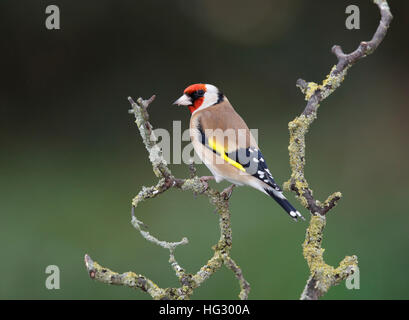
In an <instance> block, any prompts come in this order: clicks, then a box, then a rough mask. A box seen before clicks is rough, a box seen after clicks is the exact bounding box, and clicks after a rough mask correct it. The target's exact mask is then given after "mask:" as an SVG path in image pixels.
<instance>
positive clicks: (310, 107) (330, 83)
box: [285, 0, 392, 299]
mask: <svg viewBox="0 0 409 320" xmlns="http://www.w3.org/2000/svg"><path fill="white" fill-rule="evenodd" d="M373 2H374V3H375V4H376V5H377V6H378V8H379V10H380V13H381V20H380V22H379V26H378V28H377V30H376V32H375V34H374V36H373V37H372V39H371V40H370V41H363V42H361V43H360V45H359V46H358V48H357V49H356V50H355V51H353V52H351V53H349V54H345V53H344V52H343V51H342V49H341V47H340V46H334V47H333V48H332V52H333V53H334V54H335V56H336V57H337V59H338V62H337V64H336V65H335V66H333V67H332V69H331V71H330V73H329V74H328V75H327V77H326V79H325V80H324V81H323V82H322V84H320V85H319V84H317V83H314V82H306V81H305V80H302V79H299V80H298V81H297V86H298V87H299V88H300V89H301V91H302V93H304V95H305V100H307V105H306V107H305V109H304V111H303V112H302V113H301V115H300V116H299V117H297V118H295V119H294V120H293V121H291V122H290V123H289V125H288V128H289V131H290V144H289V147H288V150H289V153H290V166H291V178H290V180H289V181H288V182H287V183H286V184H285V188H286V189H288V190H291V191H293V192H295V194H296V196H297V198H298V199H299V200H300V202H301V204H302V205H303V206H304V207H305V208H307V209H308V210H309V211H310V212H311V214H312V218H311V221H310V226H309V227H308V229H307V233H306V238H305V242H304V244H303V248H304V250H303V253H304V257H305V259H306V260H307V262H308V266H309V268H310V271H311V276H310V278H309V280H308V282H307V285H306V286H305V289H304V292H303V293H302V296H301V299H318V298H319V297H321V296H322V295H323V294H325V293H326V292H327V291H328V290H329V288H330V287H331V286H333V285H336V284H338V283H340V282H341V281H342V280H345V279H346V278H347V277H349V276H350V275H352V274H353V273H354V272H355V270H356V269H357V268H358V259H357V257H356V256H351V257H345V259H344V260H342V262H341V263H340V265H339V267H337V268H334V267H332V266H329V265H327V264H326V263H325V261H324V259H323V252H324V249H322V248H321V241H322V237H323V230H324V227H325V223H326V221H325V220H326V214H327V213H328V211H329V210H331V209H332V208H333V207H334V206H335V205H336V204H337V202H338V200H340V199H341V197H342V194H341V193H340V192H335V193H333V194H332V195H330V196H329V197H328V198H327V200H325V201H324V202H323V203H322V202H320V201H319V200H316V199H315V198H314V196H313V191H312V189H311V188H310V187H309V185H308V182H307V179H306V178H305V176H304V167H305V148H306V145H305V135H306V134H307V132H308V130H309V128H310V126H311V124H312V123H313V121H314V120H315V119H316V118H317V110H318V107H319V105H320V103H321V102H322V101H323V100H324V99H326V98H327V97H328V96H329V95H330V94H332V93H333V92H334V91H335V90H336V89H337V88H338V87H339V86H340V85H341V83H342V82H343V81H344V78H345V76H346V74H347V71H348V69H349V68H351V66H352V65H353V64H355V63H356V62H357V61H359V60H360V59H362V58H364V57H366V56H368V55H369V54H371V53H372V52H373V51H374V50H375V49H376V48H377V47H378V46H379V44H380V43H381V42H382V40H383V39H384V37H385V35H386V33H387V30H388V28H389V25H390V22H391V21H392V14H391V12H390V9H389V5H388V3H387V1H386V0H374V1H373Z"/></svg>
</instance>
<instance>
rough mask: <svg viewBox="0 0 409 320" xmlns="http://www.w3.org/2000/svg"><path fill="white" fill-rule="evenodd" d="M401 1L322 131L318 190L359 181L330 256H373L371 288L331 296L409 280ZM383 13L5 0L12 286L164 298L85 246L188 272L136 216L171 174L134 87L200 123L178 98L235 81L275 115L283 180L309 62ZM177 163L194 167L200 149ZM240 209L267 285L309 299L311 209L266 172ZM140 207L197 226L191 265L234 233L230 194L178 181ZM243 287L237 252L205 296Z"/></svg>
mask: <svg viewBox="0 0 409 320" xmlns="http://www.w3.org/2000/svg"><path fill="white" fill-rule="evenodd" d="M49 4H55V5H58V6H59V8H60V10H61V30H53V31H50V30H47V29H46V28H45V25H44V21H45V18H46V14H45V8H46V6H47V5H49ZM349 4H356V5H358V6H359V8H360V12H361V15H360V17H361V19H360V20H361V29H360V30H347V29H346V28H345V19H346V17H347V15H346V14H345V8H346V6H347V5H349ZM390 5H391V8H392V12H393V14H394V16H395V19H394V21H393V23H392V26H391V29H390V31H389V33H388V35H387V37H386V39H385V41H384V42H383V43H382V44H381V46H380V47H379V48H378V50H377V51H376V52H375V53H374V54H373V55H372V56H370V57H368V58H367V59H364V60H362V61H360V62H359V63H358V64H357V65H356V66H354V67H353V68H352V69H351V70H350V71H349V73H348V77H347V78H346V81H345V82H344V84H343V85H342V87H341V88H339V89H338V90H337V91H336V93H335V94H334V95H333V96H331V97H330V98H329V99H328V100H326V101H325V102H324V103H323V104H322V106H321V108H320V110H319V117H318V120H317V121H316V122H315V123H314V124H313V126H312V128H311V132H310V133H309V134H308V137H307V167H306V175H307V178H308V179H309V182H310V184H311V186H312V188H313V189H314V191H315V194H316V196H317V197H318V198H319V199H322V200H324V199H325V198H326V197H327V195H328V194H329V193H332V192H334V191H342V193H343V195H344V198H343V199H342V200H341V201H340V203H339V205H338V206H337V207H336V208H335V209H334V210H333V211H331V212H330V213H329V216H328V223H327V228H326V230H325V238H324V242H323V247H324V248H326V252H325V258H326V261H327V262H328V263H329V264H332V265H337V264H338V262H339V261H340V260H341V259H342V258H343V257H344V256H345V255H351V254H356V255H357V256H358V258H359V266H360V289H359V290H348V289H347V288H346V287H345V283H342V284H341V285H339V286H337V287H334V288H332V289H331V290H330V291H329V292H328V294H327V295H326V296H325V299H407V298H409V276H408V269H409V256H408V250H409V233H408V223H409V216H408V196H409V185H408V178H409V170H408V163H409V151H408V146H407V145H408V143H407V137H408V133H409V129H408V117H409V111H408V102H407V101H408V92H409V79H408V67H409V59H408V58H409V56H408V53H409V41H408V30H409V20H408V19H407V17H408V14H409V2H407V1H403V0H401V1H391V3H390ZM378 21H379V12H378V9H377V7H376V6H375V5H373V4H372V3H371V1H348V2H347V1H342V0H337V1H324V0H321V1H301V0H300V1H273V0H254V1H251V2H250V1H244V0H241V1H238V0H234V1H233V0H226V1H216V0H206V1H192V0H189V1H187V0H184V1H181V0H180V1H172V2H171V1H164V0H155V1H148V0H146V1H113V0H111V1H108V0H98V1H96V0H88V1H82V2H79V1H68V0H66V1H60V0H55V1H28V0H26V1H10V0H8V1H1V3H0V30H1V31H0V32H1V35H2V41H1V50H0V57H1V62H2V67H1V85H0V141H1V157H0V177H1V179H0V217H1V220H0V273H1V274H2V280H1V281H0V298H2V299H9V298H18V299H67V298H68V299H149V298H150V297H149V296H148V295H147V294H145V293H143V292H141V291H139V290H131V289H129V288H123V287H114V286H107V285H104V284H101V283H97V282H94V281H91V280H90V279H89V277H88V274H87V272H86V270H85V267H84V264H83V256H84V254H85V253H88V254H90V255H91V257H92V258H93V259H95V260H96V261H98V262H100V263H101V264H102V265H104V266H106V267H110V268H112V269H113V270H115V271H119V272H125V271H129V270H132V271H135V272H137V273H142V274H144V275H146V276H147V277H149V278H151V279H152V280H154V281H155V282H157V283H158V285H159V286H162V287H167V286H177V285H178V282H177V279H176V277H175V276H174V272H173V270H172V269H171V268H170V266H169V264H168V252H167V251H165V250H163V249H161V248H159V247H157V246H155V245H153V244H151V243H148V242H146V241H145V240H144V239H142V237H141V236H140V235H139V233H138V232H136V231H135V230H134V229H133V228H132V226H131V224H130V203H131V199H132V197H133V196H134V195H135V194H137V192H139V190H140V189H141V187H142V186H143V185H146V186H149V185H152V184H154V183H155V182H156V179H155V177H154V175H153V173H152V170H151V165H150V163H149V161H148V158H147V154H146V151H145V149H144V146H143V145H142V142H141V139H140V137H139V134H138V131H137V128H136V127H135V125H134V123H133V119H132V116H131V115H129V114H128V113H127V110H128V109H129V104H128V102H127V99H126V98H127V97H128V96H132V97H134V98H137V97H139V96H142V97H145V98H148V97H150V95H152V94H154V93H155V94H157V99H156V101H155V102H154V104H152V105H151V109H150V115H151V120H152V121H151V122H152V124H153V125H154V127H155V128H167V129H169V130H171V128H172V121H173V120H181V121H182V123H183V129H186V128H187V127H188V120H189V117H190V114H189V112H188V111H187V110H185V109H183V108H176V107H174V106H172V105H171V103H172V102H173V101H174V100H175V99H176V98H178V97H179V96H180V95H181V93H182V90H183V89H184V88H185V87H186V86H187V85H189V84H191V83H197V82H204V83H212V84H214V85H216V86H218V87H219V88H220V89H221V90H222V91H223V92H224V93H225V94H226V95H227V96H228V98H229V99H230V101H231V102H232V104H233V105H234V106H235V108H236V110H237V111H238V112H239V113H240V114H241V115H242V116H243V118H244V119H246V121H247V123H248V125H249V127H250V128H258V129H259V142H260V146H261V148H262V150H263V153H264V156H265V158H266V159H267V161H268V163H269V166H270V170H271V171H272V172H273V174H274V176H275V178H276V180H277V181H278V182H279V183H280V184H282V183H283V182H284V181H286V180H287V179H288V177H289V174H290V171H289V164H288V151H287V145H288V130H287V124H288V122H289V121H290V120H292V119H293V118H294V117H295V116H296V115H298V114H299V113H300V112H301V111H302V109H303V107H304V106H305V102H304V100H303V96H302V94H301V93H300V92H299V90H298V89H297V88H296V87H295V82H296V80H297V78H299V77H302V78H304V79H306V80H308V81H316V82H320V81H321V80H323V79H324V78H325V75H326V74H327V73H328V72H329V70H330V68H331V66H332V65H333V64H334V63H335V62H336V59H335V57H334V56H333V55H332V54H331V52H330V49H331V47H332V45H334V44H339V45H342V47H343V48H344V50H345V51H346V52H349V51H351V50H354V49H355V48H356V46H357V45H358V44H359V42H360V41H361V40H369V39H370V38H371V37H372V35H373V33H374V31H375V29H376V28H377V25H378ZM185 144H186V143H185ZM170 167H171V169H172V170H173V172H174V173H175V174H176V175H177V176H179V177H184V176H186V175H187V174H188V169H187V166H186V165H171V166H170ZM199 173H200V174H208V171H207V170H206V168H204V167H200V168H199ZM212 185H213V183H212ZM225 186H227V184H221V185H217V188H220V189H222V188H224V187H225ZM288 197H289V199H290V200H291V202H293V203H294V204H295V206H296V207H297V208H298V209H299V210H300V211H301V212H302V213H303V214H304V215H305V216H308V212H307V211H306V210H305V209H303V208H301V206H300V205H299V203H298V202H297V201H296V200H295V199H294V196H293V195H292V194H288ZM231 212H232V225H233V250H232V256H233V258H234V259H235V260H236V261H237V262H238V263H239V265H240V266H241V267H242V269H243V272H244V275H245V277H246V279H247V280H248V281H249V282H250V283H251V286H252V291H251V294H250V298H252V299H298V298H299V296H300V294H301V291H302V290H303V288H304V285H305V282H306V279H307V278H308V267H307V265H306V262H305V261H304V259H303V256H302V248H301V244H302V242H303V240H304V235H305V229H306V227H307V222H301V223H293V222H292V221H291V219H289V218H288V216H287V215H286V214H285V213H283V212H282V209H281V208H279V206H278V205H276V204H275V203H274V202H273V201H272V200H271V199H269V198H268V197H266V196H265V195H263V194H261V193H260V192H258V191H255V190H253V189H250V188H239V189H236V190H235V191H234V193H233V197H232V200H231ZM137 215H138V217H139V218H140V219H141V220H143V221H144V222H145V223H146V224H147V225H149V226H150V229H149V230H150V231H151V232H152V233H153V234H155V235H157V236H158V237H159V238H161V239H166V240H168V241H178V240H180V239H181V238H182V237H184V236H186V237H188V238H189V240H190V243H189V245H187V246H183V247H179V248H178V250H177V251H176V257H177V260H178V261H179V262H180V263H181V264H182V265H183V266H184V267H185V268H186V269H187V270H188V271H189V272H196V271H197V270H198V268H200V267H201V266H202V265H203V264H204V263H205V262H206V261H207V259H208V258H209V257H210V256H211V255H212V251H211V249H210V248H211V245H213V244H214V243H216V241H217V240H218V238H219V230H218V218H217V216H216V215H215V214H214V213H213V208H212V207H211V206H210V204H208V201H207V199H206V198H204V197H197V198H196V199H195V198H194V197H193V196H192V195H191V194H190V193H183V192H180V191H177V190H174V191H173V190H171V191H169V192H167V193H165V194H164V195H163V196H161V197H159V198H157V199H156V200H155V201H148V202H146V203H144V204H143V205H142V206H141V207H139V208H138V210H137ZM48 265H57V266H59V268H60V271H61V289H60V290H47V289H46V288H45V280H46V278H47V276H48V275H47V274H46V273H45V268H46V267H47V266H48ZM238 292H239V287H238V283H237V281H236V280H235V278H234V276H233V274H232V273H231V272H230V271H227V270H226V269H222V270H221V271H219V272H217V273H216V274H215V275H214V276H213V277H211V278H210V279H209V280H208V281H206V283H205V284H204V285H203V286H202V287H200V288H199V289H197V290H196V292H195V294H194V296H193V297H192V298H193V299H236V298H237V294H238Z"/></svg>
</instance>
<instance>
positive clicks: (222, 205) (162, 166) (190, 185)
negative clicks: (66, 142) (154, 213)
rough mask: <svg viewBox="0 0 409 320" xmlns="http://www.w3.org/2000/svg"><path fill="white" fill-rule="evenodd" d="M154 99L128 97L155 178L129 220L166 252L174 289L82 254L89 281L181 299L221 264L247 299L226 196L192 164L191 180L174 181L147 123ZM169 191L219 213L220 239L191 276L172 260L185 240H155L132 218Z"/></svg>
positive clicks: (135, 203) (135, 202)
mask: <svg viewBox="0 0 409 320" xmlns="http://www.w3.org/2000/svg"><path fill="white" fill-rule="evenodd" d="M154 99H155V96H152V97H151V98H150V99H149V100H143V99H141V98H139V99H138V100H137V102H136V103H135V102H134V101H133V100H132V99H131V98H129V102H130V103H131V106H132V109H131V110H130V113H133V114H134V115H135V123H136V124H137V126H138V128H139V133H140V135H141V137H142V140H143V143H144V145H145V147H146V150H147V151H148V153H149V160H150V162H151V163H152V168H153V172H154V173H155V175H156V176H157V177H158V178H159V181H158V183H157V184H156V185H155V186H151V187H143V188H142V190H141V191H140V192H139V193H138V195H137V196H136V197H135V198H134V199H133V200H132V220H131V223H132V225H133V226H134V228H135V229H137V230H138V231H139V233H140V234H141V235H142V236H143V237H144V238H145V239H146V240H148V241H149V242H152V243H154V244H156V245H159V246H161V247H163V248H165V249H168V250H169V263H170V265H171V267H172V268H173V270H174V271H175V274H176V276H177V278H178V279H179V282H180V284H181V286H180V287H178V288H160V287H159V286H158V285H157V284H156V283H154V282H153V281H152V280H150V279H148V278H146V277H145V276H143V275H140V274H136V273H134V272H126V273H123V274H118V273H116V272H114V271H111V270H110V269H108V268H104V267H102V266H100V265H99V264H98V263H97V262H94V261H93V260H92V259H91V257H90V256H88V255H85V265H86V267H87V270H88V272H89V275H90V277H91V278H92V279H95V280H98V281H100V282H103V283H108V284H116V285H123V286H127V287H131V288H139V289H142V290H143V291H145V292H147V293H149V294H150V295H151V297H152V298H153V299H157V300H159V299H171V300H176V299H177V300H184V299H189V298H190V296H191V295H192V294H193V292H194V289H196V288H197V287H199V286H200V285H201V284H202V283H203V282H204V281H206V280H207V279H208V278H209V277H210V276H211V275H213V274H214V273H215V272H216V271H218V270H219V269H220V268H221V266H222V265H223V264H224V265H225V266H226V267H227V268H229V269H230V270H232V271H233V273H234V275H235V276H236V278H237V279H238V281H239V284H240V289H241V290H240V293H239V298H240V299H247V298H248V294H249V292H250V285H249V283H248V282H247V281H246V280H245V279H244V277H243V272H242V270H241V269H240V267H239V266H238V265H237V264H236V262H235V261H234V260H233V259H232V258H231V257H230V250H231V247H232V231H231V226H230V211H229V197H227V196H226V194H225V193H224V192H219V191H217V190H214V189H212V188H210V187H209V186H208V184H207V182H206V181H205V179H202V178H199V177H197V176H196V174H195V170H194V167H193V165H192V166H191V167H190V171H191V177H190V178H188V179H178V178H175V177H174V176H173V175H172V172H171V171H170V169H169V168H168V166H167V163H166V161H165V159H164V158H163V156H162V151H161V149H160V148H159V147H158V145H157V138H156V136H155V134H154V131H153V127H152V125H151V124H150V122H149V114H148V107H149V105H150V104H151V103H152V102H153V100H154ZM170 188H176V189H180V190H182V191H192V192H193V193H194V194H202V195H205V196H207V197H208V199H209V201H210V203H211V204H213V206H215V208H216V212H217V213H218V214H219V226H220V239H219V241H218V242H217V244H216V245H215V246H214V247H213V250H214V254H213V256H212V257H211V258H210V259H209V260H208V261H207V263H206V264H205V265H204V266H203V267H202V268H201V269H200V270H199V271H197V272H196V273H195V274H191V273H187V272H186V271H185V269H184V268H183V267H182V266H181V265H180V264H179V263H178V262H177V261H176V259H175V254H174V253H175V249H176V248H177V247H178V246H180V245H185V244H187V243H188V239H187V238H183V239H182V240H181V241H178V242H167V241H163V240H159V239H157V238H156V237H154V236H153V235H151V234H150V233H149V232H148V231H146V230H145V229H146V226H145V225H144V223H143V222H142V221H140V220H138V218H137V217H136V216H135V209H136V208H137V207H138V206H139V204H140V203H141V202H143V201H145V200H148V199H151V198H155V197H157V196H159V195H161V194H162V193H164V192H166V191H167V190H169V189H170Z"/></svg>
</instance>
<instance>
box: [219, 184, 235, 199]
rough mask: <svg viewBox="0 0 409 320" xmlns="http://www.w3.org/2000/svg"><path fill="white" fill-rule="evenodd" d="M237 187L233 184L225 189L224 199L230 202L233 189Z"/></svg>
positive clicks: (223, 192)
mask: <svg viewBox="0 0 409 320" xmlns="http://www.w3.org/2000/svg"><path fill="white" fill-rule="evenodd" d="M235 186H236V185H235V184H234V183H233V184H232V185H231V186H230V187H227V188H226V189H224V190H223V191H222V193H221V194H222V196H224V198H225V199H226V200H229V199H230V197H231V194H232V193H233V189H234V187H235Z"/></svg>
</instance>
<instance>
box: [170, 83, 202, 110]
mask: <svg viewBox="0 0 409 320" xmlns="http://www.w3.org/2000/svg"><path fill="white" fill-rule="evenodd" d="M205 93H206V85H205V84H203V83H197V84H192V85H190V86H189V87H187V88H186V89H185V90H184V91H183V96H181V97H180V98H179V99H177V100H176V101H175V102H174V103H173V104H176V105H179V106H187V107H188V108H189V110H190V112H191V113H193V112H195V111H196V110H197V109H199V108H200V106H201V105H202V104H203V101H204V99H205V97H204V95H205Z"/></svg>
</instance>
